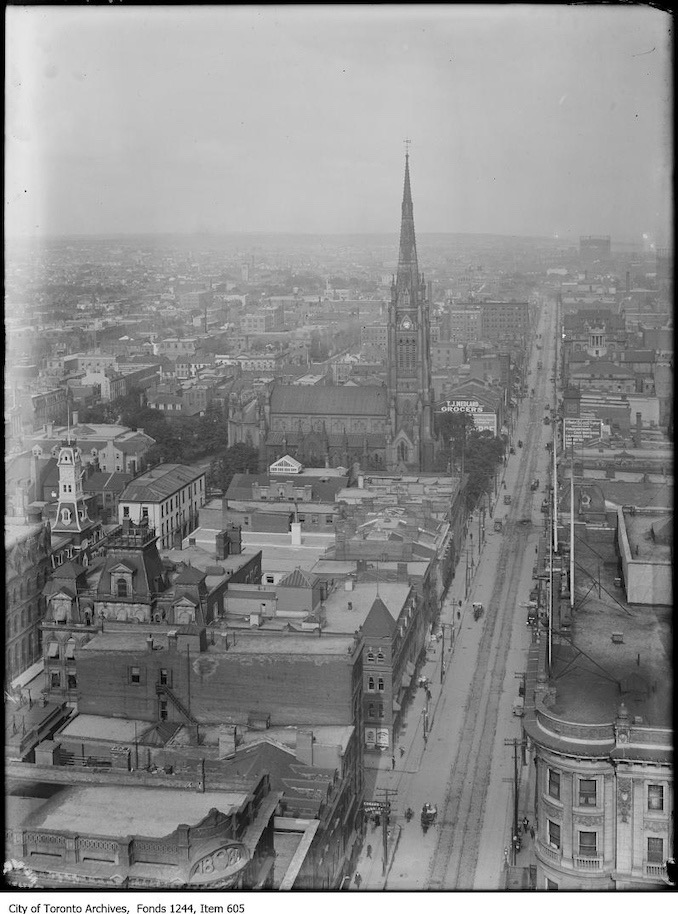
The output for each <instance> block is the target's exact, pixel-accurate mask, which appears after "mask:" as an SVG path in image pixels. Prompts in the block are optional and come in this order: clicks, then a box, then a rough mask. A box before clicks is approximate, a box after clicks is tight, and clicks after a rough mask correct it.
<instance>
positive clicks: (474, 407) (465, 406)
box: [438, 400, 483, 413]
mask: <svg viewBox="0 0 678 914" xmlns="http://www.w3.org/2000/svg"><path fill="white" fill-rule="evenodd" d="M482 411H483V407H482V406H481V405H480V403H478V401H477V400H446V401H445V403H443V404H442V406H439V407H438V412H441V413H482Z"/></svg>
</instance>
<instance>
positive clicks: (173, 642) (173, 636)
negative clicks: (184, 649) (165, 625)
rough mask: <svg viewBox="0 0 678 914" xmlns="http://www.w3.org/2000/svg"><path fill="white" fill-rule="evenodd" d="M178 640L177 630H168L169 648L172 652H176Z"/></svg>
mask: <svg viewBox="0 0 678 914" xmlns="http://www.w3.org/2000/svg"><path fill="white" fill-rule="evenodd" d="M178 640H179V639H178V636H177V633H176V631H171V632H167V650H168V651H169V652H170V653H173V654H176V652H177V642H178Z"/></svg>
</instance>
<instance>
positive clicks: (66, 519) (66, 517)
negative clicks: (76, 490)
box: [61, 508, 71, 524]
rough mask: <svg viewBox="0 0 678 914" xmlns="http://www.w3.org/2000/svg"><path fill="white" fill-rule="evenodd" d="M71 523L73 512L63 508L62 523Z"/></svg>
mask: <svg viewBox="0 0 678 914" xmlns="http://www.w3.org/2000/svg"><path fill="white" fill-rule="evenodd" d="M70 522H71V512H70V511H69V510H68V508H62V509H61V523H62V524H70Z"/></svg>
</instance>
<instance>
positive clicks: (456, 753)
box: [351, 315, 555, 891]
mask: <svg viewBox="0 0 678 914" xmlns="http://www.w3.org/2000/svg"><path fill="white" fill-rule="evenodd" d="M538 332H542V334H543V337H544V341H546V340H547V339H549V338H550V339H552V338H553V333H554V332H555V318H554V317H553V316H552V315H549V316H548V318H547V321H544V319H542V325H541V326H540V327H539V329H538ZM538 358H541V359H542V360H543V361H544V369H543V370H541V371H537V369H536V362H537V359H538ZM552 360H553V352H552V351H549V349H548V343H546V342H544V348H543V350H540V351H538V350H536V348H535V351H534V352H533V356H532V358H531V360H530V361H531V366H532V374H531V375H530V376H529V377H528V379H527V387H528V390H529V389H530V388H531V386H534V388H535V395H534V396H529V395H528V397H526V398H525V399H524V400H523V401H522V403H521V405H520V408H519V415H518V419H517V423H516V428H515V430H514V432H513V441H514V443H515V442H517V440H518V439H519V438H520V439H521V440H522V441H523V442H524V447H523V448H522V450H521V449H518V448H517V447H516V455H515V456H512V457H510V458H509V461H508V465H507V466H506V468H505V471H504V477H503V481H504V482H505V483H506V489H505V490H504V489H503V487H501V485H500V488H499V491H498V498H497V504H496V506H495V510H494V518H501V519H502V520H503V521H504V531H503V532H494V530H493V519H490V517H486V518H485V531H484V533H485V536H484V540H485V541H484V544H483V546H482V550H481V551H480V555H479V549H478V546H479V536H478V531H479V519H478V515H477V514H476V516H475V518H473V519H472V520H471V523H470V525H469V531H470V532H472V533H473V541H471V538H470V536H469V538H468V541H467V548H468V551H469V562H470V559H471V556H472V557H473V578H472V581H471V582H470V590H469V592H468V594H466V593H465V591H466V581H465V566H466V556H464V555H462V557H461V559H460V562H459V564H458V566H457V573H456V576H455V579H454V581H453V583H452V585H451V587H450V590H449V593H448V595H447V598H446V600H445V604H444V607H443V612H442V615H441V621H442V623H443V624H444V628H445V645H444V647H443V645H442V644H441V643H440V641H439V642H438V643H436V644H435V645H432V646H431V648H430V649H429V653H428V659H427V662H426V665H425V667H424V669H423V670H422V675H424V676H426V677H427V678H428V679H429V680H430V681H431V686H430V689H431V699H430V707H429V719H430V732H429V734H428V736H427V739H426V740H425V738H424V710H425V704H426V696H425V692H424V690H423V689H421V688H420V689H417V691H416V695H415V697H414V700H413V702H412V703H411V704H410V707H409V709H408V712H407V718H406V722H405V726H404V728H403V732H402V734H401V740H400V746H399V747H397V748H396V750H395V756H394V757H395V760H396V764H395V769H394V770H392V761H391V756H390V754H386V753H385V754H384V756H383V757H382V758H381V760H380V761H381V767H380V768H379V770H378V772H376V778H373V779H372V780H373V782H376V787H377V788H379V792H380V793H382V794H383V790H384V788H388V789H389V790H396V791H397V796H396V798H395V799H394V801H393V810H394V812H395V815H394V816H393V817H392V829H391V832H392V833H391V838H390V841H389V847H388V855H389V856H388V860H387V865H386V870H387V872H386V875H384V874H383V870H384V861H383V850H382V846H381V845H382V840H381V832H379V833H377V832H375V831H373V830H372V826H371V825H369V826H368V833H367V835H366V839H365V842H364V846H363V852H362V855H361V858H360V860H359V863H358V867H357V871H358V872H359V873H360V876H361V880H362V882H361V885H360V888H361V889H362V890H363V891H364V890H365V889H384V888H386V889H390V890H398V889H402V890H412V889H462V890H463V889H466V890H470V889H503V888H505V887H506V886H507V884H511V887H527V884H526V881H525V878H526V874H527V872H528V870H527V869H523V868H527V867H529V864H530V862H531V856H532V849H531V843H532V842H531V839H530V836H529V832H528V834H527V835H524V836H523V849H522V850H521V851H520V853H519V854H518V859H517V860H516V861H515V862H516V863H517V865H518V867H519V869H517V870H516V869H514V868H509V867H507V866H506V863H509V864H510V863H512V862H513V861H512V859H511V854H510V850H509V854H508V860H507V859H506V856H505V849H510V842H511V835H512V830H513V824H512V822H513V796H514V789H513V782H514V749H513V746H511V745H506V744H505V741H507V740H512V739H520V737H521V727H520V718H519V717H516V716H514V715H513V713H512V708H513V702H514V700H515V698H517V696H518V688H519V684H520V683H519V679H518V678H517V676H518V675H519V674H521V673H522V672H523V671H524V669H525V660H526V656H527V649H528V646H529V643H530V639H531V628H530V627H529V626H528V625H526V609H525V608H524V606H521V604H524V603H525V602H526V601H527V600H528V599H529V592H530V589H531V584H532V572H533V566H534V563H535V559H536V554H535V553H536V548H537V545H538V542H539V537H540V533H541V532H542V530H543V525H544V515H543V514H542V513H541V511H540V506H541V502H542V499H543V498H544V487H545V485H546V480H547V476H548V472H547V462H548V458H549V456H550V455H549V452H547V451H546V450H545V447H544V445H545V444H546V442H547V441H548V440H550V437H551V428H550V427H547V426H544V425H543V424H542V418H543V415H544V404H545V402H547V401H553V387H552V384H551V383H550V381H549V379H550V377H551V376H552V369H551V366H552ZM534 477H539V479H540V487H539V489H538V490H537V491H536V492H532V491H531V490H530V483H531V482H532V480H533V478H534ZM504 491H506V492H508V493H511V495H512V504H511V505H510V506H505V505H504V504H503V493H504ZM526 518H527V519H528V520H529V521H530V523H527V524H525V523H520V521H523V520H524V519H526ZM459 600H461V601H462V606H461V610H459V605H458V603H459ZM475 601H479V602H482V603H483V604H484V606H485V612H484V614H483V616H482V617H481V618H480V619H479V620H477V621H475V620H474V618H473V611H472V603H473V602H475ZM458 612H460V613H461V618H460V619H458V618H457V613H458ZM452 633H454V637H451V635H452ZM443 653H444V664H445V675H444V679H443V682H442V683H441V663H442V661H443ZM401 747H402V749H403V750H404V752H403V754H402V755H401V752H400V749H401ZM518 757H519V778H520V781H521V784H520V790H519V800H520V803H519V820H522V818H523V816H527V818H528V819H530V820H531V819H532V818H533V816H532V815H531V810H530V804H529V800H530V797H531V795H532V791H531V789H530V788H531V786H532V785H530V784H529V783H528V778H529V775H530V768H531V766H530V765H529V764H527V765H525V766H523V765H522V759H521V753H520V747H519V748H518ZM369 781H370V779H368V785H369ZM426 802H430V803H433V804H435V805H436V806H437V808H438V818H437V822H436V824H435V825H434V826H433V827H432V828H430V829H429V830H428V832H427V833H426V834H424V833H423V831H422V828H421V824H420V812H421V808H422V805H423V804H424V803H426ZM408 807H411V808H412V810H413V811H414V813H415V815H414V818H413V819H412V821H410V822H409V823H407V822H406V820H405V817H404V812H405V810H406V809H407V808H408ZM368 844H370V846H371V848H370V849H371V854H370V857H369V858H368V857H367V854H366V847H367V845H368ZM521 884H522V885H521ZM351 888H352V889H355V888H356V885H355V883H354V882H352V884H351Z"/></svg>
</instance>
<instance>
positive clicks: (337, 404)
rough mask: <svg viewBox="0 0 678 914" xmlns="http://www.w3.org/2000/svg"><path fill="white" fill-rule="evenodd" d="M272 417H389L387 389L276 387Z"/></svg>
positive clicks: (273, 394) (273, 393)
mask: <svg viewBox="0 0 678 914" xmlns="http://www.w3.org/2000/svg"><path fill="white" fill-rule="evenodd" d="M271 414H272V415H276V414H277V415H282V414H284V415H299V416H309V415H313V416H326V417H329V416H378V417H379V418H386V416H387V415H388V393H387V390H386V387H359V388H358V387H317V386H312V387H306V386H302V385H292V384H290V385H285V384H276V385H275V386H274V388H273V390H272V392H271Z"/></svg>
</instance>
